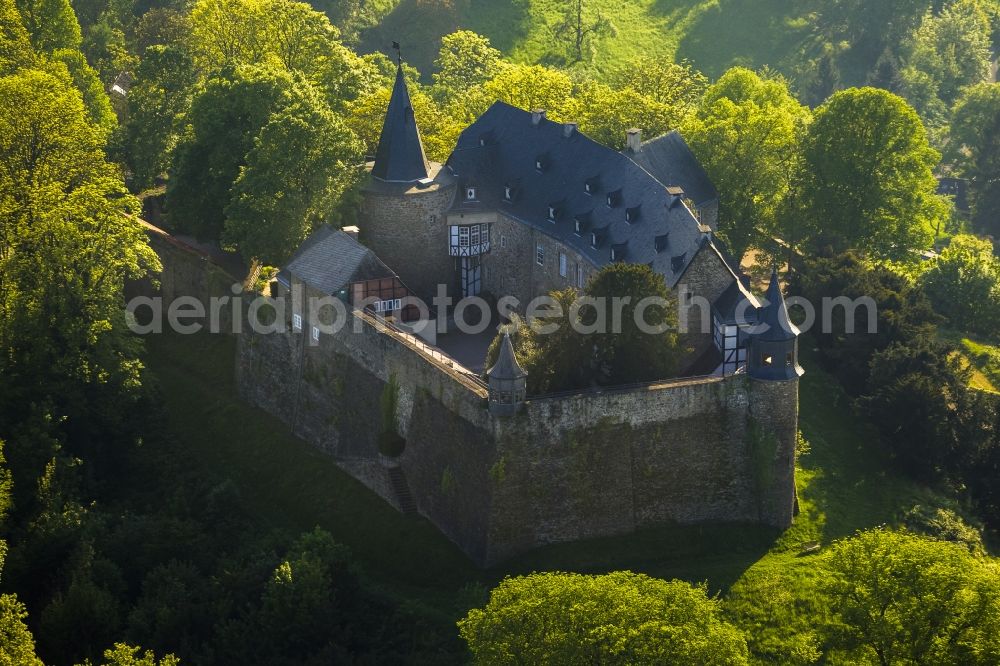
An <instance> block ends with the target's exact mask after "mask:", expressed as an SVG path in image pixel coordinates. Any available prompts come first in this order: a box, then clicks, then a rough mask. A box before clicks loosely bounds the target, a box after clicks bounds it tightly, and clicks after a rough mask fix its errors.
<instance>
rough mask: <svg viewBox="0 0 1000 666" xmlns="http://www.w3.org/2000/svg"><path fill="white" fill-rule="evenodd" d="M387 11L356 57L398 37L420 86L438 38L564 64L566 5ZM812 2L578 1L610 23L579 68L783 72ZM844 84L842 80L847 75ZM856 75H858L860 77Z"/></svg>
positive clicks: (484, 2)
mask: <svg viewBox="0 0 1000 666" xmlns="http://www.w3.org/2000/svg"><path fill="white" fill-rule="evenodd" d="M390 1H395V7H394V8H393V9H392V10H391V11H389V12H388V13H387V14H385V16H384V17H383V18H382V21H381V23H380V24H379V25H377V26H375V27H373V28H370V29H368V30H367V31H365V32H364V33H363V35H362V39H361V45H360V47H361V50H362V51H364V52H370V51H382V52H388V51H389V47H390V45H391V44H392V42H393V40H396V41H400V42H401V43H402V44H403V48H404V52H403V53H404V57H405V58H406V59H407V61H408V62H410V63H411V64H412V65H414V66H415V67H417V68H418V69H419V70H420V71H421V72H422V73H423V75H424V77H425V78H426V79H427V80H429V79H430V74H431V71H432V69H433V62H434V59H435V57H436V56H437V52H438V49H439V48H440V46H441V37H442V36H443V35H446V34H448V33H450V32H453V31H455V30H459V29H467V30H473V31H475V32H478V33H480V34H482V35H485V36H487V37H489V38H490V40H491V41H492V42H493V45H494V46H496V47H497V48H499V49H500V50H501V51H503V53H504V54H505V55H506V56H507V57H509V58H511V59H512V60H514V61H516V62H524V63H542V64H551V65H564V64H565V60H564V57H563V56H562V55H561V54H563V53H565V47H564V45H563V44H561V43H560V42H559V40H558V38H557V37H556V36H555V31H556V28H557V26H558V25H559V23H560V21H561V20H562V15H563V14H562V12H563V8H564V7H566V6H567V4H568V3H567V0H508V1H504V2H497V1H496V0H450V1H448V2H431V1H429V0H390ZM818 4H821V3H819V2H817V0H805V1H803V2H789V1H788V0H588V1H587V2H586V3H585V7H586V10H587V12H590V13H592V14H596V12H600V14H601V16H604V17H607V18H610V19H611V21H612V22H613V23H614V26H615V33H614V34H613V35H604V36H600V37H598V38H596V40H595V43H594V57H593V60H592V62H591V63H590V64H589V65H588V66H589V67H591V68H593V69H594V70H596V71H597V72H599V73H601V74H607V73H608V72H611V71H614V70H616V69H618V68H620V67H621V66H623V65H624V64H626V63H627V62H629V61H630V60H631V59H634V58H635V57H637V56H643V55H645V56H649V57H652V58H656V59H660V58H667V59H673V60H681V59H687V60H690V61H692V62H693V63H694V65H695V66H696V67H697V68H698V69H700V70H702V71H703V72H705V74H707V75H708V76H709V77H711V78H717V77H718V76H719V75H720V74H722V73H723V72H724V71H726V70H727V69H728V68H730V67H732V66H734V65H744V66H747V67H750V68H753V69H758V68H760V67H763V66H765V65H767V66H770V67H772V68H774V69H776V70H778V71H781V72H783V73H785V74H791V73H793V71H794V69H795V66H796V64H800V63H801V61H802V55H801V54H802V53H803V51H805V52H808V53H811V52H812V51H813V50H814V44H813V37H812V28H813V25H814V23H815V15H814V8H815V7H816V6H817V5H818ZM843 74H844V80H845V81H852V80H853V79H854V78H857V77H856V76H854V75H853V74H852V73H851V72H844V73H843ZM862 78H863V77H862Z"/></svg>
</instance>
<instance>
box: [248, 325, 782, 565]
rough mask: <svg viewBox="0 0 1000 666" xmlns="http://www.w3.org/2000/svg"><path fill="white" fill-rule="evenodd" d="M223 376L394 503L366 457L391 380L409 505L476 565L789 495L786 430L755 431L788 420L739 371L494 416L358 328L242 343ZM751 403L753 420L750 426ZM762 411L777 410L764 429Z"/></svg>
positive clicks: (555, 400)
mask: <svg viewBox="0 0 1000 666" xmlns="http://www.w3.org/2000/svg"><path fill="white" fill-rule="evenodd" d="M237 373H238V384H239V386H240V391H241V394H242V396H243V397H244V398H245V399H246V400H248V401H249V402H251V403H252V404H255V405H257V406H258V407H261V408H262V409H265V410H267V411H268V412H271V413H273V414H276V415H278V416H279V417H280V418H282V419H284V420H285V421H286V422H287V423H289V425H290V427H291V428H292V430H293V431H294V432H295V434H297V435H298V436H300V437H302V438H303V439H305V440H307V441H309V442H311V443H312V444H314V445H315V446H317V447H319V448H320V449H322V450H323V451H325V452H327V453H329V454H330V455H331V456H332V457H333V458H334V459H335V460H336V461H337V463H338V464H339V465H340V466H341V467H342V468H343V469H345V470H346V471H348V472H349V473H350V474H352V475H354V476H355V477H356V478H358V479H359V480H361V481H362V482H363V483H365V484H366V485H367V486H368V487H369V488H371V489H372V490H373V491H375V492H376V493H378V494H380V495H381V496H382V497H383V498H385V499H386V500H387V501H389V502H391V503H394V504H395V503H396V502H397V498H396V497H395V496H394V494H393V489H392V487H391V485H390V483H389V481H388V472H387V470H386V469H385V468H384V467H383V466H382V465H380V464H379V455H378V434H379V432H380V431H381V429H382V426H381V413H380V405H381V398H382V396H383V395H384V394H385V392H386V391H387V390H389V389H388V388H387V387H389V385H390V378H392V380H393V381H394V383H395V384H397V385H398V387H399V388H398V391H399V394H398V395H399V403H398V408H397V412H396V414H395V417H396V425H397V427H398V432H399V433H400V434H401V435H402V436H403V437H404V438H405V440H406V447H405V450H404V453H403V454H402V456H401V457H400V458H399V459H398V464H399V466H400V468H401V469H402V471H403V473H404V475H405V478H406V481H407V483H408V485H409V488H410V490H411V492H412V495H413V498H414V500H415V502H416V506H417V509H418V511H419V512H420V513H421V514H422V515H424V516H425V517H427V518H428V519H429V520H430V521H431V522H432V523H434V524H435V526H437V527H438V528H439V529H440V530H441V531H442V532H443V533H444V534H445V535H447V536H448V537H449V538H450V539H452V540H453V541H454V542H455V543H456V544H458V545H459V546H460V547H461V548H462V550H463V551H465V552H466V553H467V554H469V556H470V557H471V558H472V559H473V560H475V561H476V562H477V563H479V564H481V565H490V564H493V563H496V562H498V561H500V560H503V559H505V558H507V557H510V556H512V555H515V554H517V553H520V552H523V551H526V550H529V549H531V548H535V547H538V546H541V545H545V544H549V543H556V542H564V541H572V540H577V539H585V538H592V537H601V536H608V535H614V534H623V533H628V532H631V531H633V530H635V529H638V528H641V527H648V526H653V525H657V524H665V523H680V524H694V523H706V522H727V523H728V522H737V523H739V522H744V523H763V524H768V525H775V526H778V527H783V526H785V525H787V524H788V523H789V522H790V519H791V516H790V513H788V514H787V515H785V513H782V512H777V511H774V510H772V509H771V508H770V507H771V505H772V504H774V503H779V504H781V505H782V506H785V505H787V506H788V507H791V506H792V502H793V501H794V483H793V476H792V468H791V465H793V464H794V460H793V459H792V458H791V457H788V456H786V455H785V454H786V453H787V452H788V451H793V450H794V434H793V435H792V436H791V438H790V439H789V437H788V432H787V431H782V432H778V433H772V432H771V431H770V430H768V428H770V427H771V426H772V425H773V424H774V423H778V422H781V423H789V422H793V421H794V418H795V415H794V411H791V412H790V411H789V408H788V405H785V404H776V405H771V404H770V401H772V400H775V399H777V398H778V397H779V396H778V395H777V394H774V393H773V392H770V387H764V388H762V389H759V388H758V387H757V386H756V384H754V383H753V382H750V380H749V379H748V378H747V377H745V376H735V377H729V378H726V379H721V378H704V379H688V380H678V381H674V382H667V383H663V384H660V385H656V386H651V387H649V386H647V387H641V388H633V389H626V390H610V391H604V392H600V393H581V394H571V395H565V396H559V397H551V398H539V399H534V400H531V401H529V402H527V403H526V404H525V405H524V406H523V407H522V409H521V410H520V411H519V412H518V413H517V414H516V415H514V416H512V417H507V418H503V417H494V416H492V415H491V414H490V413H489V411H488V409H487V405H486V399H485V398H486V393H485V389H484V388H482V386H481V385H479V384H478V383H477V382H475V381H474V380H472V379H470V378H469V376H468V375H466V374H464V373H463V372H462V371H461V369H453V368H449V367H448V366H447V365H446V364H444V363H442V362H441V361H439V360H437V359H434V358H432V357H431V356H429V355H427V354H426V353H424V352H421V351H419V350H417V349H414V347H413V346H412V343H411V342H410V341H409V340H408V339H407V338H406V337H405V336H402V335H401V334H399V333H397V332H392V331H390V332H384V331H383V332H380V331H379V330H377V328H376V327H375V326H374V325H373V324H372V323H371V320H370V319H369V318H366V320H365V321H364V322H363V325H362V327H361V331H360V332H351V330H350V329H345V330H342V331H340V332H338V333H336V334H330V335H323V336H321V339H320V341H319V343H318V344H316V345H312V344H310V342H309V336H308V335H307V334H302V333H297V332H296V333H293V332H290V331H287V330H286V332H284V333H278V334H272V335H255V334H252V333H244V334H243V335H242V336H241V338H240V343H239V355H238V358H237ZM781 397H782V398H783V397H787V396H781ZM755 400H756V402H755ZM751 405H756V410H757V411H759V412H761V413H762V414H764V415H765V416H767V418H764V419H761V420H760V425H759V427H758V426H757V425H756V423H757V422H756V421H754V419H753V418H752V417H751V413H750V411H751ZM771 409H774V410H783V411H782V415H779V416H778V417H776V420H774V421H772V420H769V419H770V418H771V417H770V416H768V415H767V412H768V411H769V410H771ZM758 429H763V431H764V432H765V433H766V435H767V436H768V437H771V439H767V438H766V437H756V436H755V435H754V433H755V431H756V430H758ZM777 438H782V441H781V443H780V444H778V443H777ZM758 440H761V441H764V440H766V441H767V442H769V443H768V444H766V445H763V446H762V445H760V444H759V443H758ZM786 440H787V441H786ZM771 442H774V443H771ZM789 447H791V448H789ZM779 484H780V487H779ZM786 513H787V512H786Z"/></svg>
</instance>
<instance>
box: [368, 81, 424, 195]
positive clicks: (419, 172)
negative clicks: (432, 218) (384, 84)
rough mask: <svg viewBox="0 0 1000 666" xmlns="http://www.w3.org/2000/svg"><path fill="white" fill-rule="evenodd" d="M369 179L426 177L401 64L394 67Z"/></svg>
mask: <svg viewBox="0 0 1000 666" xmlns="http://www.w3.org/2000/svg"><path fill="white" fill-rule="evenodd" d="M372 175H373V176H374V177H375V178H378V179H379V180H386V181H391V182H404V183H408V182H413V181H417V180H421V179H423V178H427V177H428V175H429V169H428V166H427V158H426V157H425V156H424V146H423V144H422V143H421V142H420V132H419V130H418V129H417V121H416V118H414V116H413V105H412V104H411V103H410V93H409V91H408V90H407V89H406V80H405V79H404V78H403V64H402V62H400V63H399V64H397V66H396V82H395V83H394V84H393V86H392V98H391V99H390V100H389V108H388V110H387V111H386V113H385V122H384V123H383V124H382V134H381V135H380V136H379V140H378V150H377V151H376V153H375V166H374V167H373V168H372Z"/></svg>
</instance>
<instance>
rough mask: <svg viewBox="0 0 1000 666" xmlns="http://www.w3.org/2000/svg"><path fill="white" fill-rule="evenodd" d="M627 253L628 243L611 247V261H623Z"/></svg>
mask: <svg viewBox="0 0 1000 666" xmlns="http://www.w3.org/2000/svg"><path fill="white" fill-rule="evenodd" d="M627 252H628V243H619V244H617V245H612V246H611V261H625V255H626V254H627Z"/></svg>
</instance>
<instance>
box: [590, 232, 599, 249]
mask: <svg viewBox="0 0 1000 666" xmlns="http://www.w3.org/2000/svg"><path fill="white" fill-rule="evenodd" d="M598 240H600V239H599V238H598V237H597V233H591V234H590V247H597V242H598Z"/></svg>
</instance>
